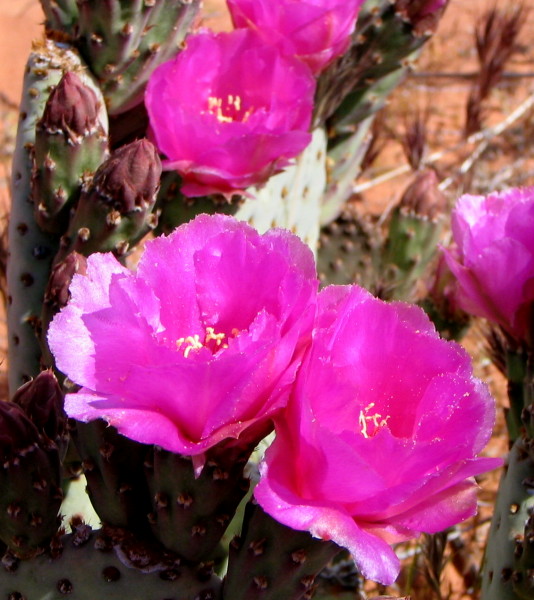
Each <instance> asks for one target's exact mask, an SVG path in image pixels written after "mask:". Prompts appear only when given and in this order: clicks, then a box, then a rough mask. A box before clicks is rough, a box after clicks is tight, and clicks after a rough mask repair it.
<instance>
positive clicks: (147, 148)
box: [93, 139, 161, 214]
mask: <svg viewBox="0 0 534 600" xmlns="http://www.w3.org/2000/svg"><path fill="white" fill-rule="evenodd" d="M160 177H161V161H160V159H159V156H158V153H157V151H156V149H155V148H154V146H153V145H152V144H151V143H150V142H149V141H148V140H146V139H142V140H136V141H135V142H132V143H131V144H127V145H126V146H122V147H121V148H119V149H118V150H115V152H113V154H112V155H111V156H110V157H109V159H108V160H107V161H106V162H104V163H103V164H102V166H101V167H100V168H99V169H98V171H97V172H96V173H95V177H94V179H93V187H94V189H95V190H96V192H97V193H98V194H99V195H100V196H101V197H103V198H106V199H108V200H109V201H110V203H112V204H113V208H115V209H116V210H118V211H119V212H120V213H121V214H125V213H130V212H133V211H135V210H140V209H145V208H146V206H147V205H150V204H151V203H152V202H153V200H154V196H155V194H156V192H157V191H158V189H159V181H160Z"/></svg>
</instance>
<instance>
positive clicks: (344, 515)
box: [255, 286, 501, 583]
mask: <svg viewBox="0 0 534 600" xmlns="http://www.w3.org/2000/svg"><path fill="white" fill-rule="evenodd" d="M494 418H495V406H494V402H493V400H492V398H491V396H490V395H489V392H488V390H487V388H486V387H485V386H484V385H483V384H482V383H481V382H480V381H478V380H477V379H475V378H474V377H473V373H472V368H471V365H470V361H469V357H468V355H467V353H466V352H465V351H464V350H463V349H462V348H461V347H460V346H459V345H457V344H455V343H452V342H447V341H444V340H442V339H440V338H439V336H438V334H437V333H436V331H435V329H434V327H433V325H432V324H431V323H430V321H429V319H428V318H427V317H426V315H425V314H424V312H423V311H422V310H420V309H419V308H417V307H414V306H409V305H406V304H403V303H385V302H382V301H380V300H378V299H376V298H374V297H373V296H371V295H370V294H369V293H368V292H366V291H365V290H363V289H361V288H358V287H356V286H347V287H334V286H332V287H329V288H326V289H325V290H323V291H322V292H321V293H320V294H319V304H318V315H317V319H316V328H315V331H314V336H313V342H312V345H311V348H310V349H309V350H308V352H307V355H306V357H305V359H304V362H303V364H302V367H301V368H300V371H299V373H298V376H297V380H296V384H295V387H294V389H293V392H292V395H291V398H290V401H289V404H288V406H287V408H286V409H285V410H284V412H283V413H281V414H280V415H279V416H277V417H276V420H275V426H276V439H275V441H274V442H273V445H272V446H271V448H270V449H269V451H268V452H267V454H266V457H265V461H264V464H263V465H262V467H261V472H262V478H261V480H260V482H259V484H258V486H257V488H256V491H255V495H256V498H257V500H258V502H259V503H260V504H261V506H262V507H263V509H264V510H265V511H266V512H268V513H269V514H270V515H271V516H273V517H274V518H276V519H278V520H280V521H281V522H282V523H284V524H286V525H288V526H290V527H293V528H295V529H300V530H308V531H310V532H311V533H312V534H313V535H315V536H317V537H323V538H324V539H333V540H334V541H335V542H337V543H338V544H340V545H342V546H344V547H346V548H348V549H349V550H350V551H351V552H352V553H353V554H354V558H355V560H356V563H357V565H358V566H359V568H360V569H361V570H362V572H363V573H364V575H366V576H368V577H372V578H374V579H377V580H378V581H381V582H382V583H391V582H392V581H393V580H394V579H395V577H396V575H397V573H398V568H399V567H398V562H397V561H395V560H394V559H393V558H392V556H394V555H393V553H392V551H391V550H388V551H387V552H386V551H385V550H384V547H386V548H388V544H389V543H392V542H395V541H400V540H403V539H404V540H405V539H409V538H410V537H415V536H417V535H418V534H419V533H420V532H423V531H426V532H436V531H439V530H442V529H444V528H446V527H449V526H451V525H453V524H455V523H457V522H458V521H461V520H464V519H466V518H467V517H469V516H471V515H472V514H473V513H474V511H475V510H476V484H475V483H474V481H473V480H472V477H473V476H474V475H477V474H479V473H482V472H484V471H486V470H488V469H491V468H495V467H496V466H499V465H500V464H501V461H500V460H499V459H490V458H476V455H477V454H478V453H479V452H480V451H481V450H482V449H483V447H484V446H485V444H486V443H487V441H488V439H489V436H490V434H491V429H492V425H493V421H494ZM364 534H365V535H364Z"/></svg>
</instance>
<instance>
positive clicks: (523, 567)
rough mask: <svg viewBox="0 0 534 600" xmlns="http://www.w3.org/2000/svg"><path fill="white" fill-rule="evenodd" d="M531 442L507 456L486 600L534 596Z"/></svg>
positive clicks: (487, 562) (521, 442)
mask: <svg viewBox="0 0 534 600" xmlns="http://www.w3.org/2000/svg"><path fill="white" fill-rule="evenodd" d="M531 447H532V439H526V438H520V439H518V440H517V441H516V442H515V444H514V446H513V447H512V449H511V451H510V454H509V456H508V461H507V466H506V471H505V473H504V475H503V479H502V481H501V483H500V485H499V493H498V496H497V502H496V505H495V512H494V516H493V521H492V524H491V530H490V534H489V539H488V544H487V547H486V554H485V557H484V564H483V573H482V575H483V577H482V598H483V600H520V599H526V600H528V599H531V598H532V597H533V596H534V585H533V583H534V581H533V580H532V569H533V567H534V564H533V560H532V558H533V555H532V548H533V545H534V539H533V532H532V514H534V495H533V494H532V490H533V487H532V486H533V482H534V456H532V454H533V453H532V448H531Z"/></svg>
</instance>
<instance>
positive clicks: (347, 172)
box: [315, 0, 435, 225]
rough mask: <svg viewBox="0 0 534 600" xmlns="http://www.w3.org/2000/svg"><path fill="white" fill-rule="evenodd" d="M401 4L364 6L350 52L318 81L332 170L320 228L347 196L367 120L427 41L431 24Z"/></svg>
mask: <svg viewBox="0 0 534 600" xmlns="http://www.w3.org/2000/svg"><path fill="white" fill-rule="evenodd" d="M401 4H402V3H401V2H391V1H390V0H367V2H365V3H364V5H363V6H362V10H361V13H360V15H359V17H358V22H357V24H356V30H355V31H354V34H353V36H352V46H351V48H350V49H349V51H348V52H347V53H346V54H345V55H344V56H343V57H341V58H340V59H339V60H338V61H336V62H335V63H334V64H332V65H331V66H330V67H329V68H328V69H327V70H326V71H325V72H324V73H323V74H322V76H321V77H320V79H319V82H318V89H317V95H316V97H317V102H316V111H315V112H316V116H315V118H316V123H317V124H319V123H323V122H326V125H327V131H328V132H329V136H328V138H329V139H328V158H329V161H330V162H331V164H332V165H333V167H332V172H331V178H329V185H328V187H327V190H326V194H325V196H324V199H323V202H322V208H321V224H323V225H324V224H327V223H329V222H330V221H332V220H333V219H335V218H336V217H337V215H338V214H339V212H340V211H341V210H342V207H343V205H344V203H345V202H346V201H347V200H348V199H349V198H350V196H351V194H352V187H353V185H352V184H353V182H354V180H355V179H356V177H357V176H358V175H359V172H360V164H361V160H362V158H363V156H364V154H365V137H366V135H367V133H368V131H369V128H370V126H371V123H372V120H373V116H374V115H375V114H376V112H377V111H378V110H380V109H381V108H382V107H383V106H384V105H385V103H386V100H387V97H388V96H389V94H390V93H391V92H392V91H393V89H394V88H396V87H397V86H398V85H399V83H400V82H401V81H402V80H403V78H404V77H405V76H406V74H407V73H408V71H409V68H410V64H411V63H413V61H414V60H415V58H416V57H417V53H418V50H419V49H420V48H421V47H422V46H423V44H424V43H425V42H426V41H427V40H428V39H429V38H430V37H431V34H432V24H427V27H426V28H423V27H422V24H421V22H420V21H419V19H418V15H417V10H416V11H415V12H414V14H411V13H412V12H413V11H412V10H408V11H406V10H405V9H403V8H402V6H401ZM433 25H434V26H435V24H433Z"/></svg>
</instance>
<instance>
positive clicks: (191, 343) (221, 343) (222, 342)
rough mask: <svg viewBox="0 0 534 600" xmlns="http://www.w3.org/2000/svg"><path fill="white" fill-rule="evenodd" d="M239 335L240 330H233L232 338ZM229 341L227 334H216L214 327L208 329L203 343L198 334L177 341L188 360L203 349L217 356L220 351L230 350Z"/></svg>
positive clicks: (179, 348)
mask: <svg viewBox="0 0 534 600" xmlns="http://www.w3.org/2000/svg"><path fill="white" fill-rule="evenodd" d="M238 334H239V330H238V329H232V334H231V336H230V337H235V336H236V335H238ZM229 339H230V338H229V337H228V336H227V335H226V333H216V332H215V329H214V328H213V327H206V333H205V335H204V341H203V342H201V341H200V336H199V335H198V333H196V334H195V335H188V336H187V337H181V338H179V339H177V340H176V346H177V348H178V350H180V351H182V352H183V354H184V356H185V358H187V357H188V356H189V354H190V353H191V352H193V351H195V350H200V349H201V348H208V350H210V351H211V353H212V354H215V353H217V352H218V351H219V350H222V349H224V348H228V340H229Z"/></svg>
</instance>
